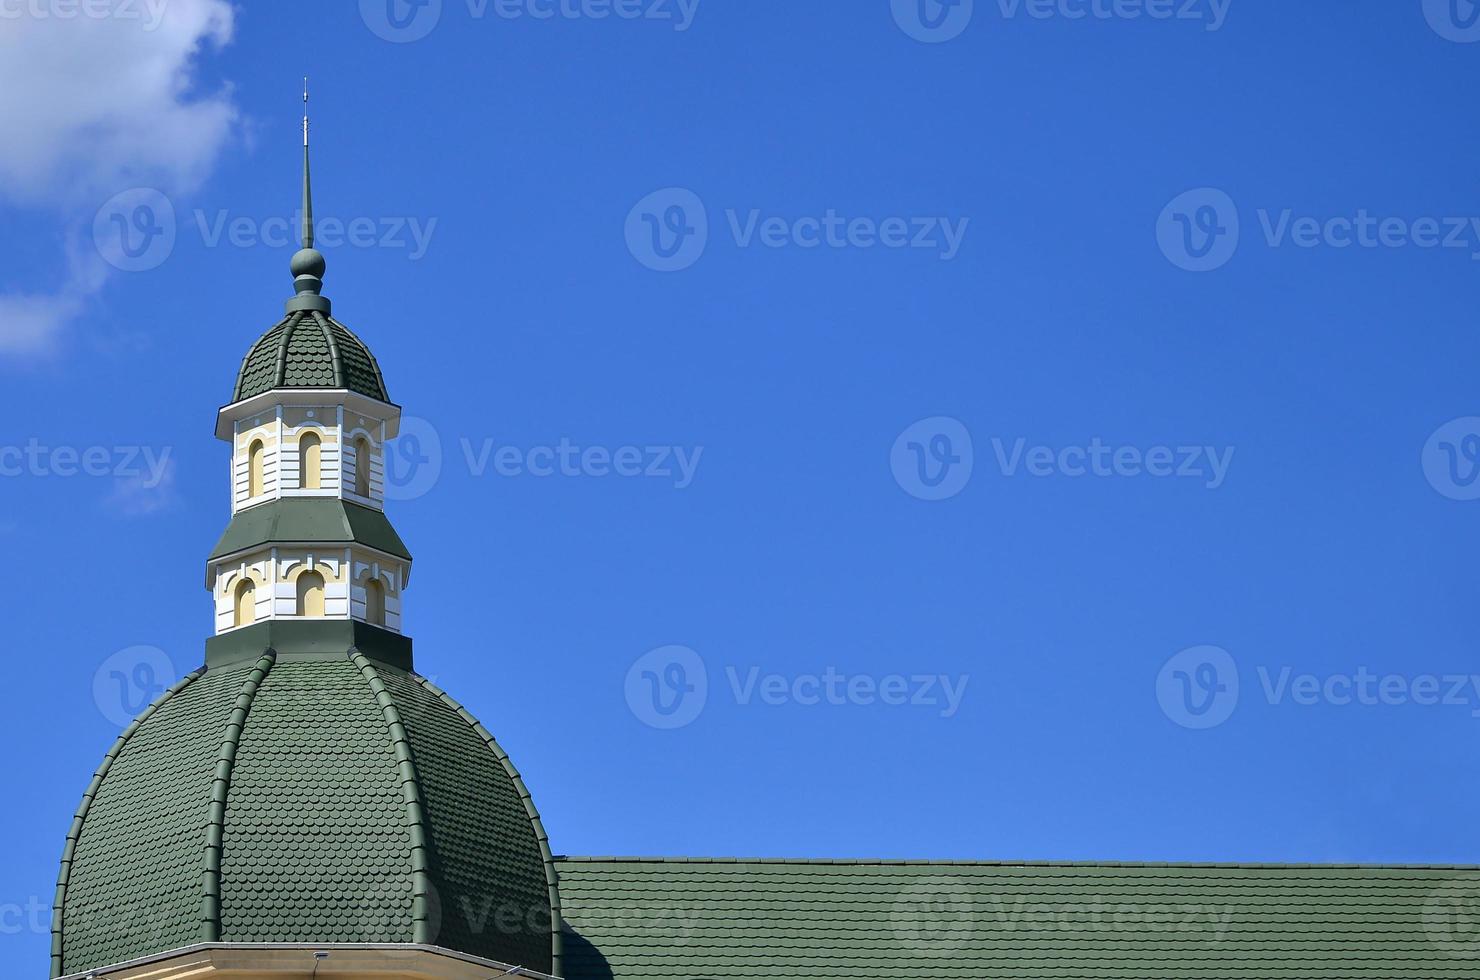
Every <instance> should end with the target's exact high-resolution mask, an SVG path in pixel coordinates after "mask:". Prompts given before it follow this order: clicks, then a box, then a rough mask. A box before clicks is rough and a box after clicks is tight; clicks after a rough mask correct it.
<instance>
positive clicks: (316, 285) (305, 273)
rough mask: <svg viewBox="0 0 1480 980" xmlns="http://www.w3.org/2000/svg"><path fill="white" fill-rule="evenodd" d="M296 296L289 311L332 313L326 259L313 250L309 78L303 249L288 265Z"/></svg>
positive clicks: (305, 78)
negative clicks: (326, 290) (324, 292)
mask: <svg viewBox="0 0 1480 980" xmlns="http://www.w3.org/2000/svg"><path fill="white" fill-rule="evenodd" d="M288 268H289V270H290V271H291V272H292V273H293V286H294V289H295V290H296V295H295V296H294V297H293V298H292V299H290V300H288V303H287V311H288V312H289V313H292V312H294V311H299V310H302V311H309V310H312V311H314V312H318V313H325V314H327V313H328V312H329V301H328V300H327V299H326V298H324V297H323V296H321V295H319V291H320V290H321V289H323V288H324V256H323V255H321V254H320V253H319V250H318V249H316V248H314V247H313V191H312V189H311V187H310V185H309V180H308V76H307V75H304V76H303V247H302V248H300V249H299V250H298V251H297V252H295V253H294V254H293V258H292V259H291V260H290V261H289V263H288Z"/></svg>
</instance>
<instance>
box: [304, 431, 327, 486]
mask: <svg viewBox="0 0 1480 980" xmlns="http://www.w3.org/2000/svg"><path fill="white" fill-rule="evenodd" d="M323 446H324V440H322V439H320V438H319V434H318V433H317V432H305V433H304V434H303V438H302V439H299V440H298V486H299V487H301V488H302V489H304V490H317V489H319V476H320V473H321V467H322V463H323Z"/></svg>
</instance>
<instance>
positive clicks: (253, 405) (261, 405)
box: [216, 388, 401, 442]
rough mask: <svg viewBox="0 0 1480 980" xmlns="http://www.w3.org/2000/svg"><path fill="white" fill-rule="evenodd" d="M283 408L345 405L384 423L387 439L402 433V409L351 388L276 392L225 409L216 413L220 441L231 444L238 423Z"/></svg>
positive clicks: (297, 389) (236, 403)
mask: <svg viewBox="0 0 1480 980" xmlns="http://www.w3.org/2000/svg"><path fill="white" fill-rule="evenodd" d="M279 405H288V406H294V405H302V406H303V407H305V408H325V407H330V406H339V405H343V406H344V408H345V410H346V411H350V412H353V413H355V414H357V415H369V416H372V417H374V418H377V419H382V420H384V422H385V437H386V438H387V439H394V438H395V437H396V436H397V435H398V434H399V433H400V429H401V406H400V405H397V404H395V403H393V402H383V401H381V400H380V399H378V398H372V397H370V396H369V395H364V394H361V393H360V392H358V391H350V390H349V389H348V388H273V389H272V390H271V391H264V392H263V393H262V394H260V395H253V396H252V397H251V398H246V399H243V400H242V401H239V402H232V403H231V404H229V405H224V406H222V408H221V409H220V411H218V412H217V413H216V438H217V439H220V440H222V441H223V442H230V441H231V438H232V434H233V431H234V429H235V425H236V423H237V422H239V421H241V420H242V419H248V418H251V417H252V416H254V415H261V414H263V413H264V412H267V411H270V410H272V409H275V408H277V406H279Z"/></svg>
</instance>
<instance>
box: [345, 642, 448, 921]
mask: <svg viewBox="0 0 1480 980" xmlns="http://www.w3.org/2000/svg"><path fill="white" fill-rule="evenodd" d="M350 659H351V661H352V662H353V663H354V665H355V669H356V670H358V671H359V672H360V676H361V677H363V678H364V679H365V683H366V684H367V685H368V686H369V688H370V692H371V693H372V694H374V695H375V703H376V705H377V706H378V707H379V708H380V713H381V717H382V718H383V719H384V720H385V727H386V734H387V735H388V736H389V737H390V742H391V750H392V751H393V752H394V753H395V756H396V779H397V780H398V782H399V783H400V788H401V805H402V807H404V809H405V811H406V831H407V835H408V837H409V840H408V842H407V844H408V850H409V851H410V852H411V908H410V910H409V911H410V915H411V936H412V942H416V943H430V942H432V939H433V936H432V928H431V924H430V923H431V918H432V914H431V905H432V904H433V902H434V901H435V899H434V897H433V892H434V891H435V889H434V888H433V887H432V883H431V877H430V876H429V875H428V874H427V850H428V843H429V842H428V830H429V828H428V827H427V819H426V809H425V808H424V807H423V806H422V793H421V780H420V778H419V777H418V776H417V772H416V762H415V761H414V760H413V759H412V756H411V740H410V736H409V735H408V734H407V732H406V726H405V724H404V723H402V721H401V710H400V708H398V707H396V700H395V698H393V697H391V693H390V691H389V690H388V689H387V688H386V686H385V681H384V680H383V679H382V678H381V676H380V671H379V670H378V669H376V667H375V665H374V664H373V663H371V662H370V659H369V658H368V657H366V656H365V655H364V654H363V653H360V652H359V651H358V650H354V651H351V657H350Z"/></svg>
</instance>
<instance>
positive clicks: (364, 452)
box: [355, 436, 370, 497]
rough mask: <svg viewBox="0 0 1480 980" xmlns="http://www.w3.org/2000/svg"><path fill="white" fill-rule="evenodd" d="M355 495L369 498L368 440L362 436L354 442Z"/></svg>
mask: <svg viewBox="0 0 1480 980" xmlns="http://www.w3.org/2000/svg"><path fill="white" fill-rule="evenodd" d="M355 493H356V494H357V495H359V496H361V497H368V496H370V440H369V439H366V438H365V437H364V436H361V437H360V438H358V439H356V440H355Z"/></svg>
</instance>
